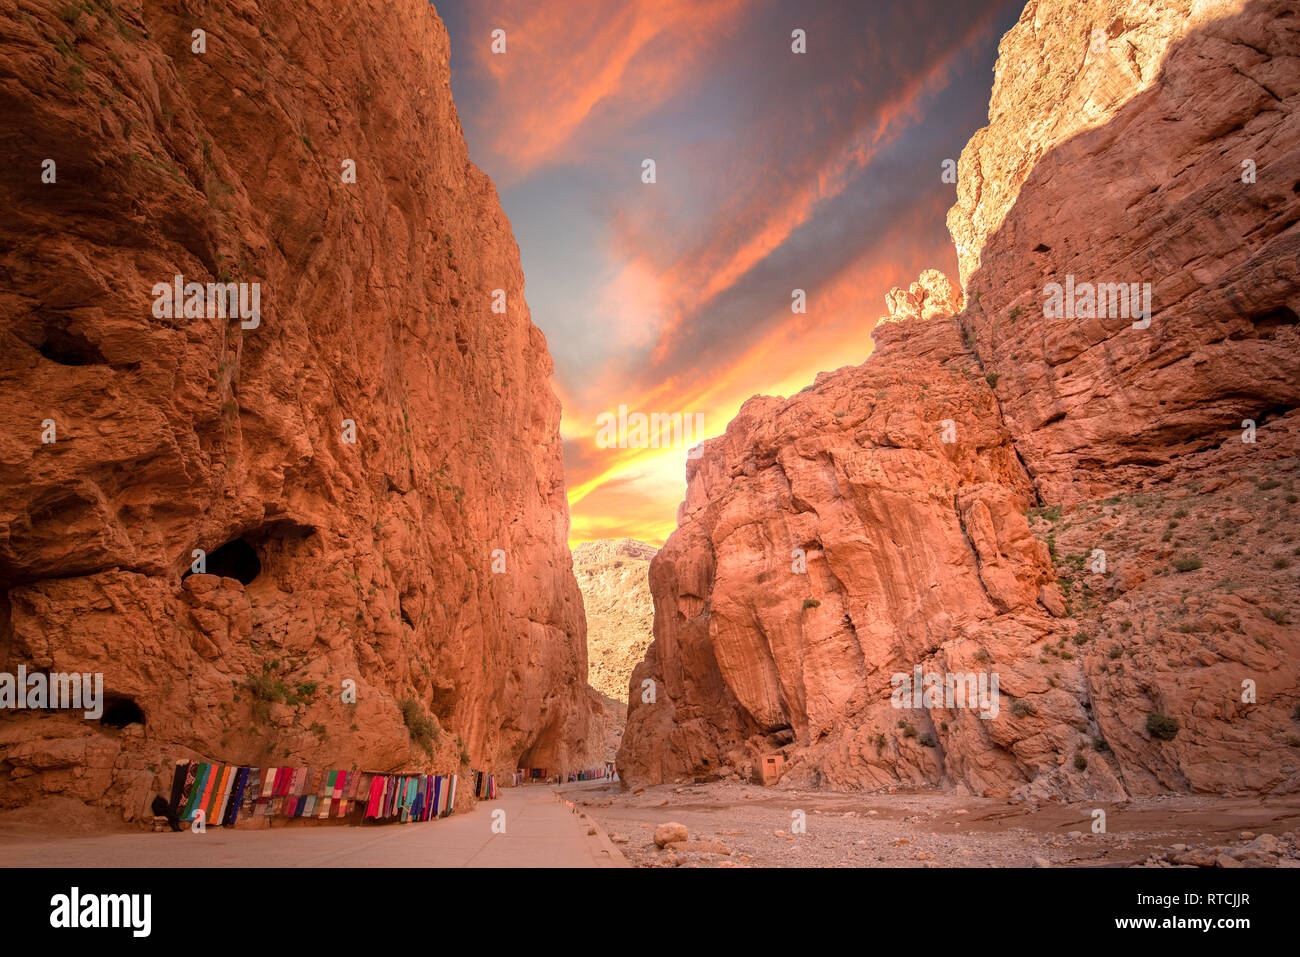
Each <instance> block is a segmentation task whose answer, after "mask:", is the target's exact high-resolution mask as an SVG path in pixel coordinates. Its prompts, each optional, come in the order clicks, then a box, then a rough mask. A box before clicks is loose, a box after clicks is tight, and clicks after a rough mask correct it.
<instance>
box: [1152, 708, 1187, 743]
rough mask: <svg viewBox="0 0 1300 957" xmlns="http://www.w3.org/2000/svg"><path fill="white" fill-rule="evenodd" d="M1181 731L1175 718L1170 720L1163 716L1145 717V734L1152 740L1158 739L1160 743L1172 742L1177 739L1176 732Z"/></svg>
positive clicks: (1180, 726)
mask: <svg viewBox="0 0 1300 957" xmlns="http://www.w3.org/2000/svg"><path fill="white" fill-rule="evenodd" d="M1181 729H1182V725H1181V724H1179V722H1178V719H1177V718H1170V717H1168V716H1166V715H1163V714H1149V715H1147V733H1148V734H1150V735H1151V737H1153V738H1159V739H1160V740H1161V741H1172V740H1174V738H1176V737H1178V732H1179V731H1180V730H1181Z"/></svg>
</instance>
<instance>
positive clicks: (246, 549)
mask: <svg viewBox="0 0 1300 957" xmlns="http://www.w3.org/2000/svg"><path fill="white" fill-rule="evenodd" d="M261 572H262V560H261V559H260V558H258V557H257V550H256V549H254V548H253V546H252V545H250V544H248V542H246V541H244V540H243V539H242V538H237V539H235V540H234V541H233V542H226V544H224V545H222V546H221V547H220V548H218V549H217V550H216V551H215V552H212V553H211V554H209V555H208V574H209V575H220V576H221V577H222V578H235V579H238V580H239V582H240V583H241V584H244V585H251V584H252V583H253V579H255V578H257V576H258V575H260V574H261Z"/></svg>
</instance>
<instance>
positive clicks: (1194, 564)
mask: <svg viewBox="0 0 1300 957" xmlns="http://www.w3.org/2000/svg"><path fill="white" fill-rule="evenodd" d="M1203 564H1204V563H1203V562H1202V561H1201V559H1200V558H1199V557H1198V556H1196V555H1180V556H1178V557H1177V558H1175V559H1174V569H1175V570H1176V571H1180V572H1194V571H1196V569H1198V568H1200V567H1201V566H1202V565H1203Z"/></svg>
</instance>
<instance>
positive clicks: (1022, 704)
mask: <svg viewBox="0 0 1300 957" xmlns="http://www.w3.org/2000/svg"><path fill="white" fill-rule="evenodd" d="M1011 713H1012V714H1014V715H1015V716H1016V717H1017V718H1023V717H1024V716H1025V715H1027V714H1033V713H1034V706H1033V705H1032V704H1030V703H1029V702H1028V701H1026V700H1025V699H1024V698H1017V699H1016V700H1015V701H1013V702H1011Z"/></svg>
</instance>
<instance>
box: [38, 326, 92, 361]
mask: <svg viewBox="0 0 1300 957" xmlns="http://www.w3.org/2000/svg"><path fill="white" fill-rule="evenodd" d="M40 353H41V355H43V356H44V357H45V358H47V359H49V360H50V361H51V362H57V363H58V364H59V365H61V366H97V365H106V364H107V362H108V360H107V359H105V358H104V356H103V353H101V352H100V351H99V349H98V348H97V347H96V346H95V345H94V344H93V343H92V342H91V341H90V340H89V339H87V338H86V337H85V336H83V335H82V334H81V333H79V332H77V331H76V330H73V329H68V328H67V327H66V326H63V325H57V324H56V325H51V326H50V327H48V328H47V329H46V330H45V337H44V339H43V341H42V342H41V345H40Z"/></svg>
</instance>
